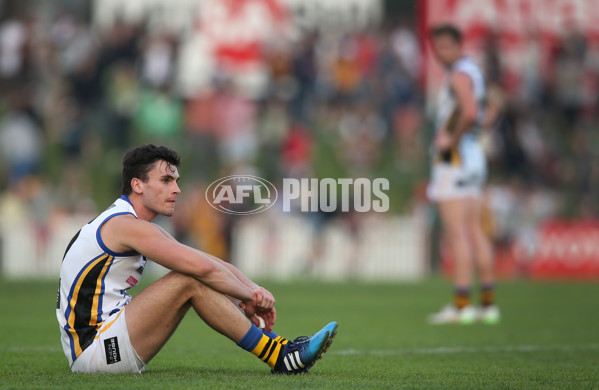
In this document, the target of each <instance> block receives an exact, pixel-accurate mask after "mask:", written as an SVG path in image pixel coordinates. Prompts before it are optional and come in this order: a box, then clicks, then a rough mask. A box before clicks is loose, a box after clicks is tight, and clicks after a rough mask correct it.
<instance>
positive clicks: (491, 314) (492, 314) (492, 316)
mask: <svg viewBox="0 0 599 390" xmlns="http://www.w3.org/2000/svg"><path fill="white" fill-rule="evenodd" d="M478 320H479V321H480V322H482V323H483V324H488V325H495V324H498V323H499V321H501V313H500V312H499V308H498V307H497V305H489V306H482V307H480V308H479V309H478Z"/></svg>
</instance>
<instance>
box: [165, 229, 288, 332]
mask: <svg viewBox="0 0 599 390" xmlns="http://www.w3.org/2000/svg"><path fill="white" fill-rule="evenodd" d="M155 226H156V228H158V230H159V231H160V232H161V233H162V235H163V236H164V237H165V238H167V239H169V240H171V241H174V242H177V240H176V239H175V238H174V237H173V236H171V235H170V234H169V233H168V232H167V231H166V230H164V229H163V228H162V227H160V226H158V225H155ZM199 252H201V251H199ZM201 253H202V254H203V255H204V256H207V257H209V258H211V259H212V260H214V261H216V262H218V263H220V264H222V265H223V266H225V267H227V268H228V269H229V270H230V271H231V272H232V273H233V274H234V275H235V276H236V277H237V278H238V279H239V280H240V281H241V282H242V283H244V284H245V285H246V286H248V287H249V288H251V289H255V288H259V289H261V290H262V294H263V295H264V296H266V297H270V298H271V299H272V300H273V302H275V299H274V297H273V295H272V293H271V292H270V291H268V290H267V289H265V288H264V287H262V286H259V285H257V284H256V283H254V282H253V281H252V280H250V279H249V278H248V277H247V276H245V275H244V274H243V272H241V271H240V270H239V269H237V267H235V266H234V265H233V264H231V263H227V262H225V261H223V260H221V259H219V258H218V257H215V256H212V255H210V254H208V253H205V252H201ZM229 298H230V299H231V300H232V301H233V302H234V303H235V305H236V306H238V307H239V308H240V309H241V310H243V311H244V312H245V313H246V315H247V317H248V318H249V319H250V320H251V321H252V322H253V323H254V324H256V325H260V320H259V319H257V318H255V316H254V314H257V315H259V316H260V317H262V319H263V320H264V327H265V329H266V330H268V331H269V332H270V331H272V329H273V327H274V325H275V323H276V321H277V311H276V309H275V307H274V306H273V307H272V308H271V309H270V310H255V308H252V307H251V306H248V305H247V304H246V303H244V302H243V301H241V300H240V299H237V298H234V297H231V296H229Z"/></svg>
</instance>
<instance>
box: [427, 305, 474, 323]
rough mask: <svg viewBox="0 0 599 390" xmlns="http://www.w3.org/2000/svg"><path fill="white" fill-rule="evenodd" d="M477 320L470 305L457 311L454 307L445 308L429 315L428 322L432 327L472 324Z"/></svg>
mask: <svg viewBox="0 0 599 390" xmlns="http://www.w3.org/2000/svg"><path fill="white" fill-rule="evenodd" d="M476 319H477V312H476V309H475V308H474V307H472V306H470V305H468V306H466V307H463V308H461V309H458V308H457V307H456V306H455V305H453V304H450V305H447V306H445V307H444V308H443V309H441V311H439V312H437V313H434V314H431V315H430V316H429V317H428V321H429V323H430V324H432V325H442V324H472V323H474V321H476Z"/></svg>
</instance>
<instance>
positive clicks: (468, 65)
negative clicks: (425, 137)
mask: <svg viewBox="0 0 599 390" xmlns="http://www.w3.org/2000/svg"><path fill="white" fill-rule="evenodd" d="M455 73H464V74H466V75H467V76H468V77H469V78H470V80H471V81H472V92H473V93H474V99H475V100H476V105H477V116H476V122H475V124H474V126H473V127H472V128H471V129H469V130H468V131H467V132H466V133H472V132H477V131H478V130H480V125H481V123H482V122H483V120H484V118H485V110H486V104H485V102H486V98H487V90H486V86H485V77H484V75H483V73H482V71H481V70H480V68H479V67H478V65H477V64H476V63H475V62H474V60H473V59H472V58H470V57H462V58H460V59H459V60H457V61H456V62H454V63H453V64H452V65H451V67H450V68H449V70H448V72H447V74H446V75H445V81H444V82H443V87H442V88H441V90H440V91H439V96H438V98H437V129H438V128H440V127H441V126H442V125H443V123H445V121H447V119H448V118H449V116H450V115H451V114H452V113H453V111H454V110H455V109H456V107H457V105H458V103H457V100H456V98H455V96H454V93H453V91H452V90H451V86H450V83H449V80H450V79H451V76H453V74H455Z"/></svg>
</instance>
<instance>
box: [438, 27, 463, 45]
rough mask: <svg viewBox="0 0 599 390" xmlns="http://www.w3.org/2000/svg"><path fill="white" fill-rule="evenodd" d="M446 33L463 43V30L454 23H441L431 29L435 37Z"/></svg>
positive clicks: (457, 41)
mask: <svg viewBox="0 0 599 390" xmlns="http://www.w3.org/2000/svg"><path fill="white" fill-rule="evenodd" d="M444 35H446V36H448V37H450V38H452V39H453V40H454V41H455V42H456V43H462V39H463V37H462V32H461V31H460V30H459V29H458V28H457V27H456V26H454V25H453V24H439V25H437V26H435V27H433V28H431V30H430V37H431V38H433V39H435V38H439V37H441V36H444Z"/></svg>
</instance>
